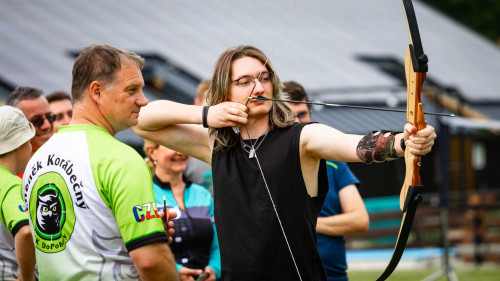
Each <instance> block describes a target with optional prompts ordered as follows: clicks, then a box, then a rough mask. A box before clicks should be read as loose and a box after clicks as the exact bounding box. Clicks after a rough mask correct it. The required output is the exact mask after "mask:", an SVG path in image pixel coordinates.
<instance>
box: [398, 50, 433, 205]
mask: <svg viewBox="0 0 500 281" xmlns="http://www.w3.org/2000/svg"><path fill="white" fill-rule="evenodd" d="M411 50H412V45H410V46H408V48H406V56H405V74H406V84H407V89H408V101H407V104H406V119H407V120H408V122H409V123H411V124H412V125H414V126H415V127H416V128H417V130H419V131H420V130H422V129H424V128H425V127H426V126H427V122H426V121H425V118H424V114H423V112H424V111H423V107H422V99H421V95H420V92H421V90H422V85H423V84H424V80H425V77H426V73H425V72H415V68H414V67H413V62H414V59H415V58H414V56H415V53H414V52H412V51H411ZM405 166H406V174H405V181H404V184H403V187H402V188H401V193H400V196H399V207H400V208H401V210H402V211H405V205H406V204H407V202H405V201H406V198H407V195H408V188H409V187H410V186H411V185H414V186H419V185H421V184H422V182H421V179H420V166H421V159H420V157H419V156H415V155H413V154H412V153H411V152H410V150H409V149H406V150H405ZM405 203H406V204H405Z"/></svg>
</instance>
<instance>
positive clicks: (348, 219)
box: [283, 81, 370, 281]
mask: <svg viewBox="0 0 500 281" xmlns="http://www.w3.org/2000/svg"><path fill="white" fill-rule="evenodd" d="M283 86H284V89H283V90H284V92H285V93H287V94H288V95H289V97H290V100H293V101H306V102H308V101H309V97H308V95H307V92H306V91H305V90H304V88H303V87H302V85H300V84H299V83H297V82H294V81H288V82H284V83H283ZM288 106H290V107H291V108H292V110H293V112H294V113H295V116H296V122H300V123H309V122H311V108H310V106H309V105H308V104H305V103H292V102H290V103H288ZM326 165H327V175H328V187H329V189H328V193H327V195H326V199H325V203H324V204H323V208H322V209H321V212H320V213H319V217H318V222H317V224H316V232H317V236H318V251H319V254H320V256H321V260H322V261H323V266H324V267H325V271H326V276H327V279H328V281H347V279H348V278H347V273H346V270H347V261H346V248H345V238H344V235H348V234H352V233H358V232H366V231H368V227H369V224H370V220H369V217H368V212H367V211H366V207H365V204H364V203H363V199H362V198H361V195H360V194H359V192H358V189H357V186H356V185H358V184H359V180H358V179H357V178H356V176H355V175H354V174H353V173H352V171H351V170H350V169H349V166H347V164H346V163H343V162H337V161H329V160H327V161H326Z"/></svg>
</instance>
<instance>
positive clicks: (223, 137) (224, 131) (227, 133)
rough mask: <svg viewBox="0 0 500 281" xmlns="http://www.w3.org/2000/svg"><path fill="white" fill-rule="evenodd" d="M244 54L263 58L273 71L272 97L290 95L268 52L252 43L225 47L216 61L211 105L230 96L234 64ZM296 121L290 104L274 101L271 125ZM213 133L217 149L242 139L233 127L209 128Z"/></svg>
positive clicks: (268, 68) (277, 97)
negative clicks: (269, 58) (285, 91)
mask: <svg viewBox="0 0 500 281" xmlns="http://www.w3.org/2000/svg"><path fill="white" fill-rule="evenodd" d="M243 57H252V58H255V59H258V60H260V61H261V62H262V63H263V64H264V63H265V64H266V65H265V67H266V70H267V71H270V72H274V81H273V98H275V99H286V98H288V96H287V94H286V93H284V92H283V86H282V84H281V80H280V79H279V77H278V75H277V74H276V72H275V71H274V69H273V66H272V64H271V63H270V62H269V61H268V60H267V57H266V55H264V53H263V52H262V51H261V50H259V49H257V48H255V47H253V46H238V47H235V48H231V49H228V50H226V51H225V52H224V53H222V55H221V56H220V57H219V59H218V60H217V62H216V63H215V69H214V74H213V76H212V84H211V85H210V88H209V90H208V104H209V105H216V104H219V103H221V102H225V101H228V100H230V99H231V93H230V89H231V74H232V73H231V71H232V69H231V64H232V62H233V61H235V60H237V59H240V58H243ZM266 61H267V63H266ZM294 121H295V115H294V113H293V111H292V110H291V109H290V107H288V105H286V104H285V103H282V102H273V106H272V107H271V111H270V112H269V126H270V127H271V128H284V127H288V126H290V125H292V124H293V122H294ZM210 135H211V136H213V137H214V138H215V140H216V144H215V148H214V149H215V150H221V151H225V150H226V149H228V148H231V147H232V146H234V145H235V144H236V143H237V141H238V138H239V136H237V135H236V134H235V133H234V132H233V131H232V129H231V128H220V129H214V128H210Z"/></svg>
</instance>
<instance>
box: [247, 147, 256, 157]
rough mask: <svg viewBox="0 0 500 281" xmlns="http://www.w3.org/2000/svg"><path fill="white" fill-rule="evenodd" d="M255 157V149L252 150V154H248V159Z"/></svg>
mask: <svg viewBox="0 0 500 281" xmlns="http://www.w3.org/2000/svg"><path fill="white" fill-rule="evenodd" d="M254 156H255V150H254V149H253V147H252V148H251V149H250V153H249V154H248V158H253V157H254Z"/></svg>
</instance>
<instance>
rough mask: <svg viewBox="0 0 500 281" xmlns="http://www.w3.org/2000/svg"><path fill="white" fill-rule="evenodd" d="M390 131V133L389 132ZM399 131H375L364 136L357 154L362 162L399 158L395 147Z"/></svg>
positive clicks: (377, 161) (368, 162)
mask: <svg viewBox="0 0 500 281" xmlns="http://www.w3.org/2000/svg"><path fill="white" fill-rule="evenodd" d="M387 133H389V134H387ZM397 133H398V132H392V131H386V130H382V131H373V132H371V133H369V134H367V135H366V136H364V137H363V138H362V139H361V140H360V141H359V143H358V147H357V148H356V154H357V155H358V158H359V159H360V160H361V162H364V163H367V164H370V163H372V162H375V163H379V162H384V161H386V160H393V159H396V158H399V155H398V154H397V153H396V148H395V147H394V142H395V140H396V138H395V135H396V134H397Z"/></svg>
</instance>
